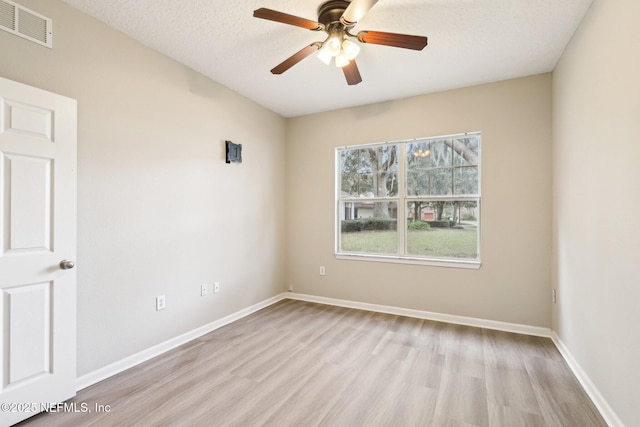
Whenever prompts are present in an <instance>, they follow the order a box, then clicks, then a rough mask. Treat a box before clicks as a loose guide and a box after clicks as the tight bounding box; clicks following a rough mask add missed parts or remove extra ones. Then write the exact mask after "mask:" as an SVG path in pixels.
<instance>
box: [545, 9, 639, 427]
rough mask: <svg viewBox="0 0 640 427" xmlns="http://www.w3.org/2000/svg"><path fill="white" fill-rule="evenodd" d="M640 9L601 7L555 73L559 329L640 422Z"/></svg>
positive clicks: (627, 419)
mask: <svg viewBox="0 0 640 427" xmlns="http://www.w3.org/2000/svg"><path fill="white" fill-rule="evenodd" d="M638 17H640V2H638V1H637V0H618V1H604V0H595V1H594V3H593V5H592V7H591V10H590V11H589V13H588V14H587V16H586V17H585V19H584V21H583V22H582V24H581V26H580V27H579V29H578V31H577V32H576V34H575V35H574V38H573V40H572V42H571V43H570V45H569V47H568V48H567V50H566V51H565V54H564V55H563V57H562V59H561V61H560V63H559V65H558V66H557V68H556V70H555V71H554V73H553V123H554V150H553V156H554V208H553V217H554V219H555V221H554V227H553V236H554V237H553V243H554V260H555V262H554V264H555V267H554V273H553V284H554V286H555V287H557V289H558V304H557V305H556V306H554V309H553V327H554V329H555V330H556V333H557V334H558V336H559V337H560V339H561V340H562V342H564V343H565V345H566V346H567V348H568V349H569V350H570V352H571V353H572V355H573V356H574V358H575V359H576V361H577V362H578V364H579V365H580V366H581V367H582V369H583V370H584V371H585V372H586V374H587V375H588V376H589V377H590V378H591V380H592V381H593V383H594V384H595V386H596V388H597V389H598V390H599V391H600V393H602V395H603V397H604V399H605V400H606V401H607V402H609V404H610V405H611V407H612V409H613V411H614V412H615V413H617V415H618V417H619V418H620V419H621V420H622V422H624V423H625V425H627V426H635V425H640V406H638V402H639V401H640V333H638V325H639V324H640V309H639V308H638V306H639V304H640V225H639V223H638V215H639V214H640V190H639V187H638V185H640V140H639V138H640V54H639V53H638V52H639V50H638V46H640V27H639V26H638Z"/></svg>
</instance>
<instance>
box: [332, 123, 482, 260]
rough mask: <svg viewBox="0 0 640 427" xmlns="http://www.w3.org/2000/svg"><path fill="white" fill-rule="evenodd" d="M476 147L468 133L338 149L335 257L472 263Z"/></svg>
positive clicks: (477, 136)
mask: <svg viewBox="0 0 640 427" xmlns="http://www.w3.org/2000/svg"><path fill="white" fill-rule="evenodd" d="M480 146H481V133H480V132H472V133H465V134H458V135H448V136H441V137H431V138H418V139H412V140H405V141H395V142H385V143H379V144H370V145H362V146H350V147H342V148H338V149H337V150H336V172H337V197H336V199H337V203H336V256H337V257H338V258H340V259H363V260H371V261H386V262H400V263H412V264H429V265H442V266H457V267H468V268H478V267H479V265H480V210H481V209H480Z"/></svg>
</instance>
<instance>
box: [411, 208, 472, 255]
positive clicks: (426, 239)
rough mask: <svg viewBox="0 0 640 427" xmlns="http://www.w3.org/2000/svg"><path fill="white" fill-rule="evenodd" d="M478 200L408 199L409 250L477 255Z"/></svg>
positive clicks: (429, 253)
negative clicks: (413, 200)
mask: <svg viewBox="0 0 640 427" xmlns="http://www.w3.org/2000/svg"><path fill="white" fill-rule="evenodd" d="M477 211H478V203H477V202H475V201H472V202H458V201H456V202H447V201H428V202H427V201H422V202H420V201H416V202H408V203H407V212H408V215H407V216H408V218H409V221H408V222H407V254H408V255H413V256H424V257H436V258H456V259H476V258H478V220H477V218H478V212H477Z"/></svg>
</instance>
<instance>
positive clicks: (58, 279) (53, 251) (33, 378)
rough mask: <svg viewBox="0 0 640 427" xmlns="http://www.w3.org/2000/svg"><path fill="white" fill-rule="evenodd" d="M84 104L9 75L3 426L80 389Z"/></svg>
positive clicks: (2, 186) (1, 148) (4, 159)
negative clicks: (79, 186) (79, 187)
mask: <svg viewBox="0 0 640 427" xmlns="http://www.w3.org/2000/svg"><path fill="white" fill-rule="evenodd" d="M76 109H77V107H76V101H75V100H73V99H70V98H66V97H63V96H60V95H56V94H54V93H50V92H46V91H43V90H40V89H36V88H33V87H30V86H26V85H23V84H20V83H16V82H13V81H11V80H6V79H3V78H0V299H1V300H0V325H1V328H0V329H1V333H2V336H1V341H0V348H1V352H0V405H2V407H1V408H0V425H11V424H14V423H16V422H18V421H20V420H22V419H25V418H28V417H30V416H32V415H34V414H35V413H37V412H40V411H41V410H42V409H43V408H44V407H45V406H44V405H41V403H42V404H44V403H47V402H48V403H54V402H62V401H64V400H66V399H69V398H70V397H73V396H74V395H75V393H76V270H75V269H74V268H73V265H72V262H73V261H75V256H76ZM62 261H69V262H66V263H65V262H62Z"/></svg>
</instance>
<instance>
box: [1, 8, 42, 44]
mask: <svg viewBox="0 0 640 427" xmlns="http://www.w3.org/2000/svg"><path fill="white" fill-rule="evenodd" d="M52 27H53V21H52V20H51V19H50V18H47V17H46V16H42V15H40V14H39V13H36V12H34V11H33V10H30V9H27V8H26V7H24V6H22V5H19V4H17V3H14V2H12V1H10V0H0V29H3V30H5V31H8V32H10V33H11V34H15V35H16V36H20V37H22V38H25V39H27V40H31V41H32V42H36V43H38V44H41V45H43V46H46V47H48V48H52V47H53V28H52Z"/></svg>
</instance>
